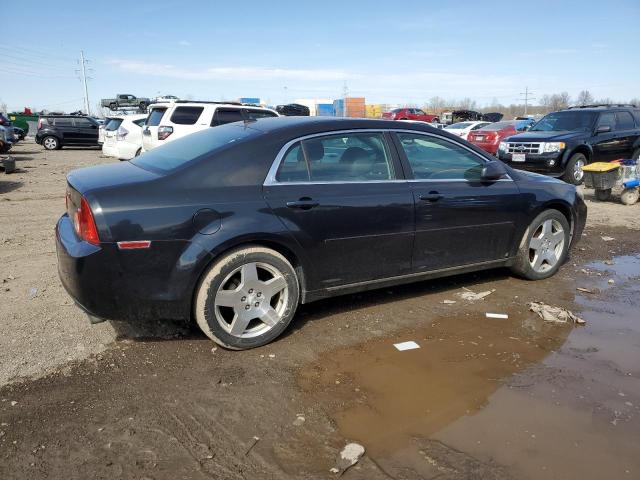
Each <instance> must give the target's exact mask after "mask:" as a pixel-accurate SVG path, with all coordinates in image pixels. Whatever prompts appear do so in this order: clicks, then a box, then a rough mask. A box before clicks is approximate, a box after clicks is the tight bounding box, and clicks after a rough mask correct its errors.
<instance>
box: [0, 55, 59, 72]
mask: <svg viewBox="0 0 640 480" xmlns="http://www.w3.org/2000/svg"><path fill="white" fill-rule="evenodd" d="M0 56H2V57H6V58H9V59H11V60H6V61H7V62H20V63H23V64H27V65H29V66H35V67H47V68H52V69H66V67H65V66H64V65H62V66H61V65H54V64H52V63H47V62H41V61H39V60H31V59H28V58H23V57H20V56H17V55H11V54H8V53H4V52H0Z"/></svg>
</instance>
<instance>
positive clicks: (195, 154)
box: [131, 124, 263, 172]
mask: <svg viewBox="0 0 640 480" xmlns="http://www.w3.org/2000/svg"><path fill="white" fill-rule="evenodd" d="M262 134H263V132H261V131H260V130H256V129H254V128H250V127H248V126H246V125H244V124H229V125H222V126H220V127H217V128H209V129H207V130H202V131H200V132H197V133H193V134H191V135H187V136H185V137H182V138H179V139H178V140H175V141H173V142H169V143H166V144H165V145H162V146H160V147H157V148H154V149H153V150H151V151H149V152H146V153H144V154H142V155H141V156H139V157H137V158H135V159H134V160H132V161H131V162H132V163H133V164H135V165H137V166H139V167H141V168H145V169H147V170H151V171H155V172H170V171H172V170H175V169H177V168H179V167H181V166H183V165H185V164H187V163H189V162H192V161H194V160H198V159H199V158H201V157H203V156H205V155H210V154H212V153H215V152H218V151H222V150H224V149H226V148H229V147H231V146H233V145H235V144H237V143H240V142H243V141H245V140H248V139H250V138H253V137H256V136H258V135H262Z"/></svg>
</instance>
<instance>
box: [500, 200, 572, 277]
mask: <svg viewBox="0 0 640 480" xmlns="http://www.w3.org/2000/svg"><path fill="white" fill-rule="evenodd" d="M547 220H551V221H552V222H558V224H560V225H561V226H562V229H563V233H564V244H563V245H562V252H561V254H560V255H559V256H558V260H557V262H556V263H555V264H554V265H553V266H551V267H550V268H549V269H548V270H546V271H544V272H541V271H536V270H535V269H534V268H533V266H532V258H531V253H532V252H531V247H530V245H531V239H532V237H533V236H534V234H537V232H538V231H539V229H540V228H541V227H542V225H543V223H544V222H545V221H547ZM570 229H571V226H570V225H569V222H568V221H567V218H566V217H565V216H564V215H563V214H562V213H560V212H559V211H558V210H554V209H549V210H545V211H543V212H542V213H540V214H539V215H538V216H537V217H536V218H534V219H533V221H532V222H531V223H530V224H529V227H528V228H527V230H526V231H525V232H524V236H523V237H522V240H521V241H520V245H519V246H518V253H517V254H516V258H515V260H514V263H513V265H512V266H511V270H512V271H513V273H515V274H516V275H518V276H520V277H523V278H526V279H528V280H543V279H545V278H549V277H551V276H553V275H555V273H556V272H557V271H558V269H559V268H560V266H561V265H562V264H563V263H564V262H565V260H566V259H567V255H568V253H569V242H570V238H571V237H570V231H571V230H570ZM558 233H559V232H558Z"/></svg>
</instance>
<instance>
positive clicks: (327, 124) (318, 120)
mask: <svg viewBox="0 0 640 480" xmlns="http://www.w3.org/2000/svg"><path fill="white" fill-rule="evenodd" d="M248 123H249V124H250V126H251V128H254V129H256V130H260V131H262V132H265V133H282V134H283V135H312V134H314V133H324V132H331V131H341V130H363V129H385V130H420V131H424V132H428V133H438V134H439V135H442V130H441V129H438V128H435V127H432V126H430V125H429V124H427V123H424V122H415V123H414V122H396V121H393V120H379V119H372V118H348V117H339V118H336V117H294V116H291V117H271V118H259V119H257V120H254V121H251V122H248ZM445 135H446V136H448V135H450V134H449V133H446V134H445ZM451 138H456V137H453V136H452V137H451Z"/></svg>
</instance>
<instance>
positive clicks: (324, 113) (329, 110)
mask: <svg viewBox="0 0 640 480" xmlns="http://www.w3.org/2000/svg"><path fill="white" fill-rule="evenodd" d="M316 115H317V116H318V117H333V116H334V110H333V103H319V104H318V105H316Z"/></svg>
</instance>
